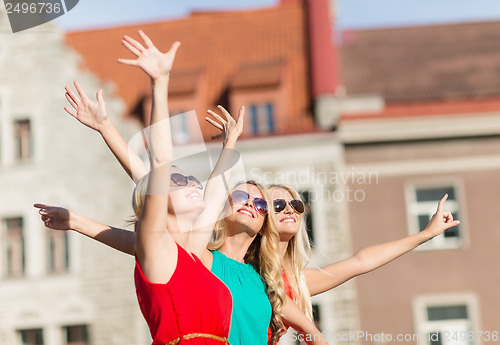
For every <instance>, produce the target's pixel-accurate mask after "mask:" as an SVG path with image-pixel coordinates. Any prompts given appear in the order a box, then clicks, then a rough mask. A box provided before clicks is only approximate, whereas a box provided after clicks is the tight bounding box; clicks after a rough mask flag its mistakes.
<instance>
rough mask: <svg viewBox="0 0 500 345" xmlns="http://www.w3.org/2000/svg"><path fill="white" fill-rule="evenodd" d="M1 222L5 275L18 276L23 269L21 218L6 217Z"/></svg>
mask: <svg viewBox="0 0 500 345" xmlns="http://www.w3.org/2000/svg"><path fill="white" fill-rule="evenodd" d="M3 223H4V229H5V232H4V238H5V244H4V253H5V254H4V255H5V262H6V275H7V277H20V276H22V275H23V274H24V269H25V256H24V236H23V219H22V218H6V219H4V221H3Z"/></svg>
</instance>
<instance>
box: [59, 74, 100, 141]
mask: <svg viewBox="0 0 500 345" xmlns="http://www.w3.org/2000/svg"><path fill="white" fill-rule="evenodd" d="M73 84H74V85H75V88H76V91H77V92H78V95H79V96H77V95H76V94H75V93H74V92H73V90H71V88H70V87H69V86H66V87H65V88H64V89H65V90H66V99H67V100H68V102H69V104H70V105H71V107H72V108H70V107H64V110H66V112H67V113H68V114H70V115H71V116H73V117H74V118H75V119H77V120H78V121H80V122H81V123H82V124H84V125H85V126H87V127H89V128H92V129H93V130H96V131H100V130H101V128H102V127H103V126H104V124H105V123H106V121H107V120H108V115H107V113H106V104H105V103H104V98H103V97H102V89H100V90H99V91H97V94H96V98H97V102H94V101H92V100H90V99H89V98H88V97H87V95H86V94H85V92H84V91H83V89H82V88H81V86H80V84H78V82H76V81H75V82H73Z"/></svg>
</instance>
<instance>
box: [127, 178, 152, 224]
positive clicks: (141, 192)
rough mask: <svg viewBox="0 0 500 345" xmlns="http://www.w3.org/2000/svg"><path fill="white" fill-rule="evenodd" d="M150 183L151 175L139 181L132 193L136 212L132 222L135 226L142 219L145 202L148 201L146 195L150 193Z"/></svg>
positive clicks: (133, 206)
mask: <svg viewBox="0 0 500 345" xmlns="http://www.w3.org/2000/svg"><path fill="white" fill-rule="evenodd" d="M148 181H149V174H146V175H144V176H143V177H142V178H141V179H140V180H139V181H137V184H136V185H135V188H134V191H133V192H132V209H133V210H134V216H133V218H132V219H131V220H130V222H131V223H132V224H135V223H136V222H137V221H138V220H139V218H141V215H142V210H143V208H144V200H145V199H146V193H147V191H148Z"/></svg>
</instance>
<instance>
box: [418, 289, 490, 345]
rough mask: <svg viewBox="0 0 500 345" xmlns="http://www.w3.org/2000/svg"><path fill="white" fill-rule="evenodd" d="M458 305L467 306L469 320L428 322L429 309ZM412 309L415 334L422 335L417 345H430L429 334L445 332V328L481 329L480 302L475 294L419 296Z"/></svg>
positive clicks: (477, 342)
mask: <svg viewBox="0 0 500 345" xmlns="http://www.w3.org/2000/svg"><path fill="white" fill-rule="evenodd" d="M458 305H465V306H466V307H467V320H465V319H452V320H438V321H429V320H428V315H427V309H428V308H429V307H451V306H458ZM412 309H413V310H412V311H413V319H414V330H415V332H414V333H415V334H419V335H420V337H419V340H418V342H417V345H430V342H429V339H428V337H427V334H428V333H430V332H432V331H433V330H436V329H439V328H440V329H441V330H443V328H445V329H446V328H449V327H453V326H455V327H461V328H463V327H469V330H470V331H478V330H480V329H481V327H480V324H481V322H480V321H481V320H480V313H479V300H478V297H477V295H476V294H474V293H452V294H450V293H446V294H434V295H421V296H417V297H415V298H414V299H413V300H412ZM473 344H474V345H480V344H481V341H480V340H477V341H476V342H474V343H473ZM445 345H446V344H445Z"/></svg>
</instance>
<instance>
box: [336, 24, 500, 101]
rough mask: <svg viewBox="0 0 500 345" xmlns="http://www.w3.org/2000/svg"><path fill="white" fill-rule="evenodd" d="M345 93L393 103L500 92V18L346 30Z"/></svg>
mask: <svg viewBox="0 0 500 345" xmlns="http://www.w3.org/2000/svg"><path fill="white" fill-rule="evenodd" d="M341 66H342V68H341V78H342V82H343V84H344V86H345V88H346V93H347V95H366V94H370V95H380V96H382V97H383V98H384V100H385V102H386V103H387V105H388V107H390V104H391V103H393V104H394V103H427V102H441V101H455V100H460V101H464V100H479V99H492V98H497V97H500V22H499V21H494V22H481V23H462V24H452V25H439V26H422V27H406V28H391V29H376V30H357V31H345V32H344V33H343V43H342V47H341Z"/></svg>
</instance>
